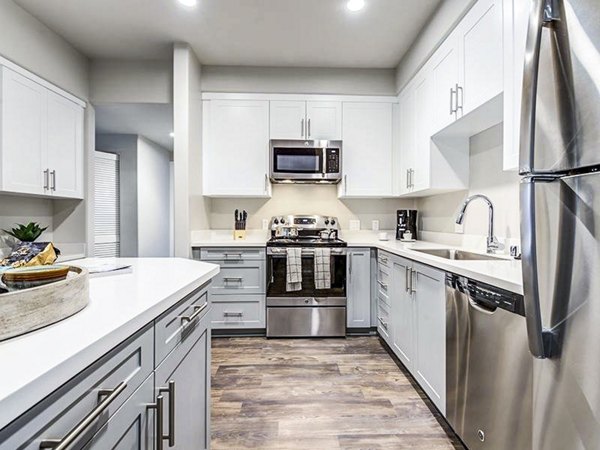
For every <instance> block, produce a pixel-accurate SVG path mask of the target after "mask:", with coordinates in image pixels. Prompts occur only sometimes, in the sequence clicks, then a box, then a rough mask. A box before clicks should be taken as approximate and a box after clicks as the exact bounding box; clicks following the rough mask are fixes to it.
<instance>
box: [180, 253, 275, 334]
mask: <svg viewBox="0 0 600 450" xmlns="http://www.w3.org/2000/svg"><path fill="white" fill-rule="evenodd" d="M192 254H193V256H194V258H195V259H199V260H202V261H205V262H210V263H212V264H218V265H219V266H220V267H221V271H220V273H219V274H218V275H217V276H216V277H215V278H214V280H213V283H212V284H211V287H210V290H209V297H210V301H211V303H212V305H213V308H212V328H213V329H214V330H235V329H239V330H243V329H259V330H260V329H264V328H265V327H266V320H265V311H266V305H265V291H266V274H265V264H266V249H265V247H223V248H215V247H205V248H194V249H193V250H192Z"/></svg>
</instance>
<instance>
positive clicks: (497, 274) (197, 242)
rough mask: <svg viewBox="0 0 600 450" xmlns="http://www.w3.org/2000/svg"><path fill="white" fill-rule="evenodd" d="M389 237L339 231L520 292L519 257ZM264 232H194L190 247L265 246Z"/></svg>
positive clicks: (353, 241) (356, 243) (350, 239)
mask: <svg viewBox="0 0 600 450" xmlns="http://www.w3.org/2000/svg"><path fill="white" fill-rule="evenodd" d="M388 235H389V236H390V239H389V240H387V241H381V240H379V239H378V235H377V232H369V231H359V232H344V231H342V232H341V234H340V237H341V239H343V240H344V241H346V242H347V244H348V247H349V248H352V247H369V248H376V249H379V250H383V251H386V252H389V253H392V254H394V255H397V256H401V257H404V258H408V259H410V260H413V261H416V262H418V263H422V264H426V265H428V266H431V267H435V268H437V269H441V270H445V271H447V272H451V273H455V274H457V275H462V276H465V277H468V278H472V279H474V280H477V281H481V282H483V283H487V284H490V285H492V286H496V287H499V288H501V289H506V290H507V291H510V292H514V293H517V294H523V281H522V273H521V261H518V260H514V259H512V258H510V257H509V256H507V255H499V256H500V257H501V258H503V259H506V260H505V261H495V260H478V261H457V260H450V259H445V258H441V257H438V256H433V255H428V254H426V253H422V252H418V251H415V250H417V249H428V248H429V249H434V248H435V249H438V248H440V249H441V248H461V249H463V250H468V251H474V252H476V253H485V251H482V250H481V249H473V248H463V247H456V246H450V245H445V244H440V243H437V242H430V241H416V242H402V241H397V240H396V239H395V238H394V237H393V233H390V232H388ZM267 239H268V237H267V233H266V232H264V231H262V232H261V231H255V232H254V233H248V239H246V240H242V241H235V240H233V236H232V234H231V233H226V232H222V231H204V232H196V233H195V234H193V235H192V244H191V246H192V248H203V247H206V248H208V247H264V246H266V244H267Z"/></svg>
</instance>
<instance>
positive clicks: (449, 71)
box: [431, 33, 459, 131]
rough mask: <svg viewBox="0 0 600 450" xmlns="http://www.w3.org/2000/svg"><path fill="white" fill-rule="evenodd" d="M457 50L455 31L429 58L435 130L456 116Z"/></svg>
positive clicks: (452, 120) (445, 125) (446, 124)
mask: <svg viewBox="0 0 600 450" xmlns="http://www.w3.org/2000/svg"><path fill="white" fill-rule="evenodd" d="M458 67H459V51H458V39H457V36H456V33H453V34H451V35H450V36H449V37H448V38H447V39H446V40H445V41H444V43H443V44H442V45H441V46H440V48H439V49H438V50H437V51H436V52H435V54H434V55H433V57H432V58H431V77H432V83H433V84H432V89H433V98H434V99H435V102H433V103H432V114H433V116H432V118H433V123H434V125H433V128H434V130H435V131H438V130H441V129H443V128H445V127H447V126H448V125H450V124H451V123H452V122H454V121H455V120H456V119H457V117H458V115H457V114H458V111H457V109H458V108H457V104H456V102H457V96H458V92H459V85H458V83H459V77H458Z"/></svg>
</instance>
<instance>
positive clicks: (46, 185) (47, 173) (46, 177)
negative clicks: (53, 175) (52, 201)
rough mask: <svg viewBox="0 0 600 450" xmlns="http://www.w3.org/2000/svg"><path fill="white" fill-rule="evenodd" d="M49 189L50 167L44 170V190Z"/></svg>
mask: <svg viewBox="0 0 600 450" xmlns="http://www.w3.org/2000/svg"><path fill="white" fill-rule="evenodd" d="M48 189H50V169H46V170H44V190H45V191H47V190H48Z"/></svg>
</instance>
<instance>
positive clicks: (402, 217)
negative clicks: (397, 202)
mask: <svg viewBox="0 0 600 450" xmlns="http://www.w3.org/2000/svg"><path fill="white" fill-rule="evenodd" d="M407 231H410V233H411V234H412V238H413V239H418V236H417V210H416V209H399V210H398V211H397V212H396V239H398V240H400V239H403V238H404V233H406V232H407Z"/></svg>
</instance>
